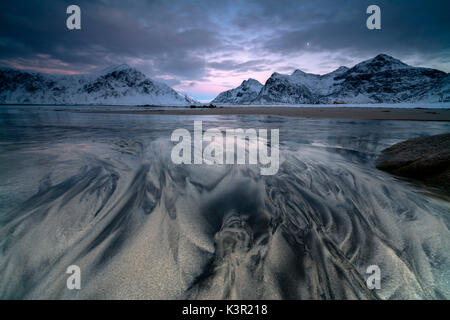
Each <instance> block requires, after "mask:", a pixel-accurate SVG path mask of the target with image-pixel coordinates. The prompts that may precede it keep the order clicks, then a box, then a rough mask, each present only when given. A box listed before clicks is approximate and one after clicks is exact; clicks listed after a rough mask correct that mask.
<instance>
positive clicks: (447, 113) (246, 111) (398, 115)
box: [76, 107, 450, 121]
mask: <svg viewBox="0 0 450 320" xmlns="http://www.w3.org/2000/svg"><path fill="white" fill-rule="evenodd" d="M76 112H82V113H85V112H86V113H117V114H164V115H274V116H286V117H299V118H316V119H327V118H331V119H365V120H415V121H450V109H448V108H446V109H422V108H421V109H407V108H367V107H218V108H195V109H173V110H151V109H149V110H117V111H115V110H86V111H85V110H78V111H76Z"/></svg>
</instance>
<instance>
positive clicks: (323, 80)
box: [213, 54, 450, 105]
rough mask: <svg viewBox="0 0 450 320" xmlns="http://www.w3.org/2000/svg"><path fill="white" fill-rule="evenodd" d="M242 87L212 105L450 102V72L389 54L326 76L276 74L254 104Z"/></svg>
mask: <svg viewBox="0 0 450 320" xmlns="http://www.w3.org/2000/svg"><path fill="white" fill-rule="evenodd" d="M242 86H243V84H242V85H241V86H239V87H238V88H236V89H233V90H229V91H227V92H225V93H221V94H219V96H218V97H217V98H216V99H215V100H213V102H219V103H224V104H259V105H260V104H329V103H333V102H340V103H347V104H361V103H377V104H379V103H402V102H404V103H421V102H426V103H440V102H450V76H449V75H448V74H446V73H445V72H442V71H439V70H435V69H429V68H419V67H412V66H409V65H407V64H405V63H403V62H402V61H400V60H398V59H395V58H393V57H390V56H388V55H385V54H380V55H378V56H376V57H374V58H372V59H369V60H366V61H363V62H361V63H359V64H357V65H355V66H354V67H352V68H350V69H349V68H347V67H339V68H338V69H336V70H335V71H333V72H330V73H328V74H324V75H318V74H312V73H306V72H303V71H301V70H295V71H294V72H293V73H292V74H291V75H287V74H280V73H277V72H275V73H273V74H272V75H271V76H270V78H269V79H268V80H267V81H266V83H265V85H264V86H262V87H261V88H260V91H259V93H258V94H257V95H256V96H255V98H254V99H253V100H249V96H245V97H244V96H243V95H242V94H241V95H239V93H240V92H241V91H242ZM252 96H254V94H253V95H252Z"/></svg>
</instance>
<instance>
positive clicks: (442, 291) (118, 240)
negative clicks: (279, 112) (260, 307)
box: [0, 107, 450, 299]
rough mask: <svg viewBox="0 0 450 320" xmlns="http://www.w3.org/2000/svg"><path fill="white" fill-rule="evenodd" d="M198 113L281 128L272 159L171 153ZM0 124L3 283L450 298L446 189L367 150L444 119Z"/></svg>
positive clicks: (53, 292) (12, 113) (18, 291)
mask: <svg viewBox="0 0 450 320" xmlns="http://www.w3.org/2000/svg"><path fill="white" fill-rule="evenodd" d="M86 108H88V107H86ZM194 120H203V126H204V128H209V127H220V128H221V129H226V128H256V129H258V128H266V129H271V128H277V129H280V158H281V159H280V160H281V164H280V169H279V171H278V173H277V174H276V175H274V176H261V175H260V174H259V170H258V167H257V166H256V165H227V166H226V165H223V166H218V165H216V166H212V165H175V164H173V163H172V162H171V160H170V151H171V148H172V144H171V143H170V135H171V133H172V131H173V130H174V129H176V128H186V129H188V130H191V131H192V129H193V121H194ZM0 128H1V129H0V164H1V166H0V298H3V299H5V298H19V299H22V298H28V299H30V298H31V299H36V298H65V299H79V298H97V299H102V298H130V299H143V298H150V299H158V298H162V299H167V298H176V299H184V298H200V299H203V298H215V299H222V298H240V299H263V298H271V299H340V298H343V299H352V298H366V299H377V298H383V299H410V298H423V299H436V298H441V299H442V298H444V299H449V298H450V283H449V282H450V260H449V258H450V232H449V226H450V220H449V212H450V210H449V209H450V206H449V203H448V202H445V201H443V200H439V199H438V198H434V197H430V196H429V195H426V194H424V193H423V190H421V189H420V188H419V187H417V186H415V185H413V184H411V183H409V182H407V181H402V180H398V179H396V178H395V177H392V176H390V175H388V174H386V173H384V172H381V171H379V170H377V169H376V168H375V167H374V164H373V163H374V159H375V158H376V156H377V155H378V154H379V152H380V151H381V150H382V149H383V148H385V147H387V146H389V145H391V144H393V143H396V142H399V141H402V140H405V139H408V138H413V137H418V136H423V135H429V134H438V133H444V132H449V131H450V124H449V123H444V122H440V123H437V122H409V121H349V120H323V119H321V120H311V119H295V118H282V117H274V116H258V117H255V116H214V117H212V116H159V115H158V116H157V115H126V114H92V113H91V114H89V113H86V114H84V113H72V112H69V111H55V109H54V108H53V109H52V108H40V109H33V108H19V107H17V108H16V107H8V108H0ZM73 264H75V265H78V266H80V268H81V272H82V289H81V290H68V289H67V288H66V279H67V277H68V275H67V274H66V273H65V271H66V268H67V267H68V266H69V265H73ZM370 265H378V266H379V267H380V269H381V276H382V279H381V289H380V290H369V289H368V288H367V286H366V283H365V281H366V278H367V276H368V275H367V274H366V273H365V271H366V268H367V267H368V266H370Z"/></svg>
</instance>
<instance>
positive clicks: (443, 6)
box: [247, 0, 450, 67]
mask: <svg viewBox="0 0 450 320" xmlns="http://www.w3.org/2000/svg"><path fill="white" fill-rule="evenodd" d="M304 3H305V2H300V1H298V2H297V4H296V5H294V6H295V9H294V8H293V7H291V8H290V9H291V11H293V12H298V13H299V15H298V20H297V21H295V19H292V15H291V14H287V15H286V16H285V17H284V21H283V24H282V25H280V24H279V22H278V21H279V20H280V17H281V16H283V14H284V8H280V9H279V11H278V12H277V7H276V5H275V4H273V3H272V4H271V5H269V3H268V6H267V7H266V9H265V11H266V12H267V11H271V12H272V17H273V18H272V20H273V25H275V26H276V27H275V28H272V30H273V32H272V34H271V35H270V36H269V37H266V39H265V40H264V41H260V42H259V43H260V46H261V48H263V49H264V50H266V51H268V52H274V53H280V54H292V53H298V52H305V51H306V50H308V51H309V52H327V51H328V52H338V51H343V52H347V53H348V52H351V54H352V55H354V56H367V55H375V54H377V53H380V52H386V53H390V54H392V55H396V56H398V57H399V58H402V57H404V56H408V55H416V56H418V58H419V60H420V58H421V60H422V62H423V63H426V61H427V59H429V58H437V59H441V60H442V61H443V62H444V61H447V62H448V59H449V56H450V19H449V16H448V13H449V12H450V2H449V1H447V0H437V1H320V0H319V1H316V2H315V3H316V5H317V6H316V8H315V9H312V8H310V7H309V6H307V5H305V4H304ZM370 4H377V5H378V6H380V8H381V17H382V19H381V21H382V29H381V30H375V31H372V30H368V29H367V28H366V24H365V22H366V19H367V17H368V15H366V14H365V10H366V8H367V7H368V5H370ZM305 12H311V13H312V14H311V15H309V14H304V13H305ZM272 20H271V19H270V18H267V19H264V20H261V21H264V23H265V24H271V23H272ZM300 21H301V23H300ZM255 26H256V24H254V25H253V27H255ZM259 27H260V28H262V27H264V26H263V25H260V26H259ZM247 28H248V26H247ZM307 42H309V43H310V46H309V47H306V45H305V44H306V43H307ZM447 67H448V66H447Z"/></svg>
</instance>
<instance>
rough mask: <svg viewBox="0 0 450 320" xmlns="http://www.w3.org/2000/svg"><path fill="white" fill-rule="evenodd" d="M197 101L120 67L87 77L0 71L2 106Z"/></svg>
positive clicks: (176, 103)
mask: <svg viewBox="0 0 450 320" xmlns="http://www.w3.org/2000/svg"><path fill="white" fill-rule="evenodd" d="M192 103H196V101H195V100H193V99H192V98H189V97H187V96H184V95H182V94H180V93H178V92H176V91H175V90H173V89H172V88H170V87H169V86H167V85H165V84H163V83H160V82H157V81H154V80H152V79H150V78H147V77H146V76H145V75H144V74H143V73H142V72H140V71H138V70H136V69H134V68H131V67H129V66H128V65H119V66H115V67H112V68H108V69H105V70H103V71H100V72H97V73H93V74H87V75H49V74H43V73H38V72H29V71H22V70H15V69H1V70H0V104H96V105H140V104H150V105H187V104H192Z"/></svg>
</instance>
